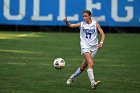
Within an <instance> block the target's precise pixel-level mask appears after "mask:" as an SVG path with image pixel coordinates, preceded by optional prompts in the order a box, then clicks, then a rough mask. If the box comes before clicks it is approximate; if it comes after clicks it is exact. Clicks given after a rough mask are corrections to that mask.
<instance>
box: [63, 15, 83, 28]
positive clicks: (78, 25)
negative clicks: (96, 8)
mask: <svg viewBox="0 0 140 93" xmlns="http://www.w3.org/2000/svg"><path fill="white" fill-rule="evenodd" d="M64 22H65V23H66V25H67V26H68V27H70V28H76V27H80V25H81V23H77V24H71V23H70V22H69V21H68V20H67V17H65V19H64Z"/></svg>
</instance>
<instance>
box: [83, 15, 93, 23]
mask: <svg viewBox="0 0 140 93" xmlns="http://www.w3.org/2000/svg"><path fill="white" fill-rule="evenodd" d="M83 20H84V21H85V22H89V21H90V20H91V16H89V15H88V13H83Z"/></svg>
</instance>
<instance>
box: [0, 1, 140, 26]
mask: <svg viewBox="0 0 140 93" xmlns="http://www.w3.org/2000/svg"><path fill="white" fill-rule="evenodd" d="M139 6H140V0H0V24H10V25H41V26H42V25H49V26H64V25H65V23H64V22H63V19H64V17H65V16H67V17H68V19H69V21H70V22H71V23H77V22H79V21H82V11H83V10H84V9H88V10H90V11H91V12H92V13H93V15H94V19H95V20H97V21H98V22H99V23H100V24H101V25H102V26H121V27H123V26H129V27H130V26H131V27H133V26H137V27H140V10H139Z"/></svg>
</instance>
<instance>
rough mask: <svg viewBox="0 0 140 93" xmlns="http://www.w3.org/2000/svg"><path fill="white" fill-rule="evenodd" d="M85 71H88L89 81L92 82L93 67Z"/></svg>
mask: <svg viewBox="0 0 140 93" xmlns="http://www.w3.org/2000/svg"><path fill="white" fill-rule="evenodd" d="M87 73H88V77H89V80H90V82H91V83H94V82H95V80H94V74H93V69H90V68H89V69H87Z"/></svg>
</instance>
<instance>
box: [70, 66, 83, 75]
mask: <svg viewBox="0 0 140 93" xmlns="http://www.w3.org/2000/svg"><path fill="white" fill-rule="evenodd" d="M81 72H82V71H81V70H80V67H79V68H78V69H77V70H76V71H75V73H74V74H72V75H71V76H70V78H76V77H77V76H79V75H80V74H81Z"/></svg>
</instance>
